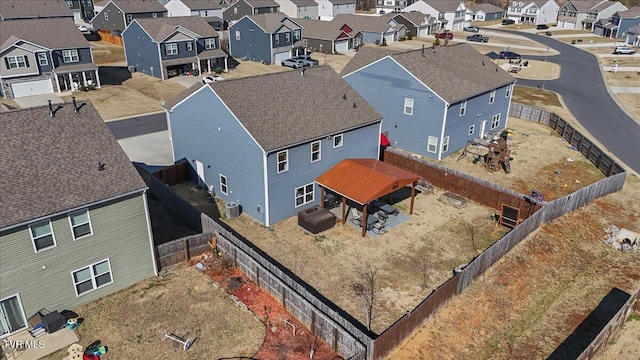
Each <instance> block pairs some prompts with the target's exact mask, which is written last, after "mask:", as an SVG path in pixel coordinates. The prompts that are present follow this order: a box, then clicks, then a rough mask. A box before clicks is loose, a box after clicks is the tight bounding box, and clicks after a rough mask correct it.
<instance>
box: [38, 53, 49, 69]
mask: <svg viewBox="0 0 640 360" xmlns="http://www.w3.org/2000/svg"><path fill="white" fill-rule="evenodd" d="M37 57H38V64H39V65H40V66H47V65H49V59H48V58H47V53H43V52H41V53H38V55H37ZM42 60H44V63H43V61H42Z"/></svg>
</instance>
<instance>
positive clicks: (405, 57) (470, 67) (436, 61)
mask: <svg viewBox="0 0 640 360" xmlns="http://www.w3.org/2000/svg"><path fill="white" fill-rule="evenodd" d="M421 53H422V51H421V50H411V51H405V52H393V51H389V50H386V49H385V50H380V48H378V47H375V48H374V47H364V48H362V49H360V50H359V51H358V52H357V53H356V55H355V56H354V57H353V59H351V61H350V62H349V63H348V64H347V66H345V67H344V69H343V70H342V72H341V73H340V75H341V76H345V75H347V74H350V73H352V72H354V71H356V70H358V69H361V68H363V67H364V66H366V65H368V64H371V63H373V62H375V61H377V60H379V59H382V58H383V57H385V56H391V58H393V59H394V60H395V61H396V62H398V63H399V64H400V65H401V66H403V67H404V68H405V69H407V71H409V72H410V73H411V74H413V75H414V76H415V77H416V78H418V79H419V80H420V81H422V82H423V83H424V84H425V85H427V86H428V87H429V88H431V89H432V90H433V91H435V92H436V94H438V95H439V96H441V97H442V98H443V99H444V100H445V101H446V102H448V103H449V104H453V103H456V102H459V101H462V100H464V99H468V98H469V97H472V96H475V95H478V94H482V93H484V92H486V91H489V90H491V89H495V88H498V87H500V86H503V85H506V84H509V83H512V82H514V81H515V79H514V78H513V77H512V76H511V75H509V74H508V73H507V72H506V71H504V70H502V69H501V68H500V67H499V66H497V65H496V64H494V63H493V62H492V61H489V60H488V59H487V57H486V56H485V55H482V54H481V53H479V52H478V51H477V50H476V49H474V48H473V47H472V46H471V45H469V44H466V43H461V44H456V45H450V46H440V47H436V51H435V53H434V52H433V51H432V49H431V47H428V48H426V49H425V50H424V56H422V54H421ZM483 64H484V65H483Z"/></svg>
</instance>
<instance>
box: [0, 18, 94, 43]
mask: <svg viewBox="0 0 640 360" xmlns="http://www.w3.org/2000/svg"><path fill="white" fill-rule="evenodd" d="M52 29H55V31H52ZM15 38H18V39H22V40H26V41H29V42H32V43H34V44H38V45H40V46H44V47H46V48H49V49H66V48H79V47H89V46H90V45H89V42H88V41H87V39H85V38H84V36H82V33H80V31H78V28H77V27H76V25H75V24H74V22H73V20H72V19H68V18H47V19H26V20H11V21H0V44H1V46H2V48H1V49H2V50H4V49H5V48H6V46H9V45H10V44H11V43H13V42H14V41H12V40H15Z"/></svg>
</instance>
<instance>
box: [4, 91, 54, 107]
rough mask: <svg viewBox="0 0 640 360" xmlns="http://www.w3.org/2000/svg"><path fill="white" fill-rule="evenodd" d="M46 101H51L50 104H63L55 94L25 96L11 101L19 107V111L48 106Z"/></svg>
mask: <svg viewBox="0 0 640 360" xmlns="http://www.w3.org/2000/svg"><path fill="white" fill-rule="evenodd" d="M48 100H51V103H52V104H62V103H64V101H62V99H60V98H59V97H58V96H57V95H56V94H44V95H34V96H25V97H21V98H17V99H13V101H15V102H16V104H18V106H20V108H21V109H27V108H32V107H36V106H42V105H48V104H49V103H48Z"/></svg>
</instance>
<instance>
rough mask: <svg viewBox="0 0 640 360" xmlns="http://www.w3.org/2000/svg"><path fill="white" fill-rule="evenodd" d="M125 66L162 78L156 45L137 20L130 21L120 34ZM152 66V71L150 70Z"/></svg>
mask: <svg viewBox="0 0 640 360" xmlns="http://www.w3.org/2000/svg"><path fill="white" fill-rule="evenodd" d="M122 41H123V42H124V50H125V58H126V60H127V66H134V67H135V68H136V71H138V72H141V73H144V74H147V75H151V76H154V77H157V78H159V79H162V73H161V69H160V66H161V65H160V60H159V58H158V45H157V44H156V43H154V42H153V41H152V40H151V38H150V37H149V35H147V33H146V32H144V31H143V30H142V28H141V27H140V26H139V25H138V23H137V22H133V23H131V25H129V27H128V28H127V30H126V31H125V32H124V33H123V34H122ZM151 68H153V72H152V71H151Z"/></svg>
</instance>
